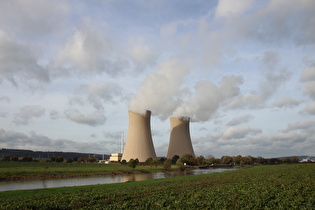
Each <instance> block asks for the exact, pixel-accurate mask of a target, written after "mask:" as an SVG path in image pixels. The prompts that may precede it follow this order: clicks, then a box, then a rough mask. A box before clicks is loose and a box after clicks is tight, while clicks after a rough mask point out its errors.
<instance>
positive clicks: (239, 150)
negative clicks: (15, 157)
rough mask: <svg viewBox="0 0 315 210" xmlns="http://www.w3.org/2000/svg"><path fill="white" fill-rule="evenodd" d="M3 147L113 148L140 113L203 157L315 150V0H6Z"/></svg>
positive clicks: (160, 144)
mask: <svg viewBox="0 0 315 210" xmlns="http://www.w3.org/2000/svg"><path fill="white" fill-rule="evenodd" d="M0 5H1V6H0V90H1V91H0V147H1V148H20V149H32V150H43V151H74V152H93V153H101V154H102V153H105V154H110V153H114V152H118V151H119V139H120V138H121V132H122V131H124V132H125V136H127V132H128V131H127V129H128V110H133V111H136V112H139V113H142V112H144V110H146V109H149V110H151V111H152V118H151V127H152V133H153V143H154V146H155V149H156V153H157V155H158V156H165V154H166V152H167V146H168V141H169V126H170V125H169V118H170V117H171V116H174V115H175V116H189V117H190V118H191V121H192V122H191V124H190V129H191V138H192V143H193V147H194V150H195V153H196V155H204V156H206V155H214V156H216V157H221V156H223V155H252V156H263V157H277V156H286V155H315V154H314V151H315V138H314V136H315V119H314V115H315V53H314V52H315V50H314V47H315V28H314V25H315V14H314V12H313V11H315V2H314V1H313V0H301V1H286V0H272V1H267V0H264V1H254V0H242V1H233V0H220V1H201V0H200V1H188V0H187V1H122V0H119V1H111V0H107V1H106V0H104V1H96V0H95V1H66V0H65V1H45V0H42V1H38V0H23V1H22V0H20V1H18V0H16V1H5V0H3V1H0Z"/></svg>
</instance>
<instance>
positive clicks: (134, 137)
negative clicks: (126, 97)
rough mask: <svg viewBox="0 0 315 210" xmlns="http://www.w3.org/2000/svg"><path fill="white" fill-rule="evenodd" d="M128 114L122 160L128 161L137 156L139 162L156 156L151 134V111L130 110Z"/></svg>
mask: <svg viewBox="0 0 315 210" xmlns="http://www.w3.org/2000/svg"><path fill="white" fill-rule="evenodd" d="M128 114H129V127H128V135H127V140H126V145H125V148H124V153H123V156H122V160H126V161H127V162H128V161H129V160H130V159H131V158H133V159H136V158H138V159H139V161H140V162H145V161H146V160H147V159H148V158H153V159H154V158H156V154H155V150H154V146H153V141H152V135H151V125H150V117H151V111H149V110H147V111H146V112H145V114H143V115H142V114H138V113H135V112H132V111H129V112H128Z"/></svg>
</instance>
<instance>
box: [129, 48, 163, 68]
mask: <svg viewBox="0 0 315 210" xmlns="http://www.w3.org/2000/svg"><path fill="white" fill-rule="evenodd" d="M129 54H130V56H131V59H132V61H133V62H134V68H135V71H136V72H142V71H143V70H145V69H146V68H147V67H150V66H153V65H154V64H155V60H156V57H157V55H155V53H154V52H153V50H152V49H151V48H150V47H149V46H148V45H145V44H142V43H139V44H135V45H133V46H132V48H131V50H130V51H129Z"/></svg>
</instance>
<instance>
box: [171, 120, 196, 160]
mask: <svg viewBox="0 0 315 210" xmlns="http://www.w3.org/2000/svg"><path fill="white" fill-rule="evenodd" d="M189 121H190V118H189V117H171V118H170V124H171V130H170V141H169V145H168V151H167V154H166V158H167V159H172V158H173V157H174V156H175V155H178V156H181V155H183V154H192V155H193V156H195V153H194V149H193V147H192V143H191V138H190V131H189Z"/></svg>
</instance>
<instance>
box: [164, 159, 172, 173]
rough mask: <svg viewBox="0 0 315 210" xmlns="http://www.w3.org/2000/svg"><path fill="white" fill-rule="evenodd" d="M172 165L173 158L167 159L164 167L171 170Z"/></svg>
mask: <svg viewBox="0 0 315 210" xmlns="http://www.w3.org/2000/svg"><path fill="white" fill-rule="evenodd" d="M171 167H172V160H170V159H167V160H165V161H164V163H163V169H164V170H165V171H169V170H171Z"/></svg>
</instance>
